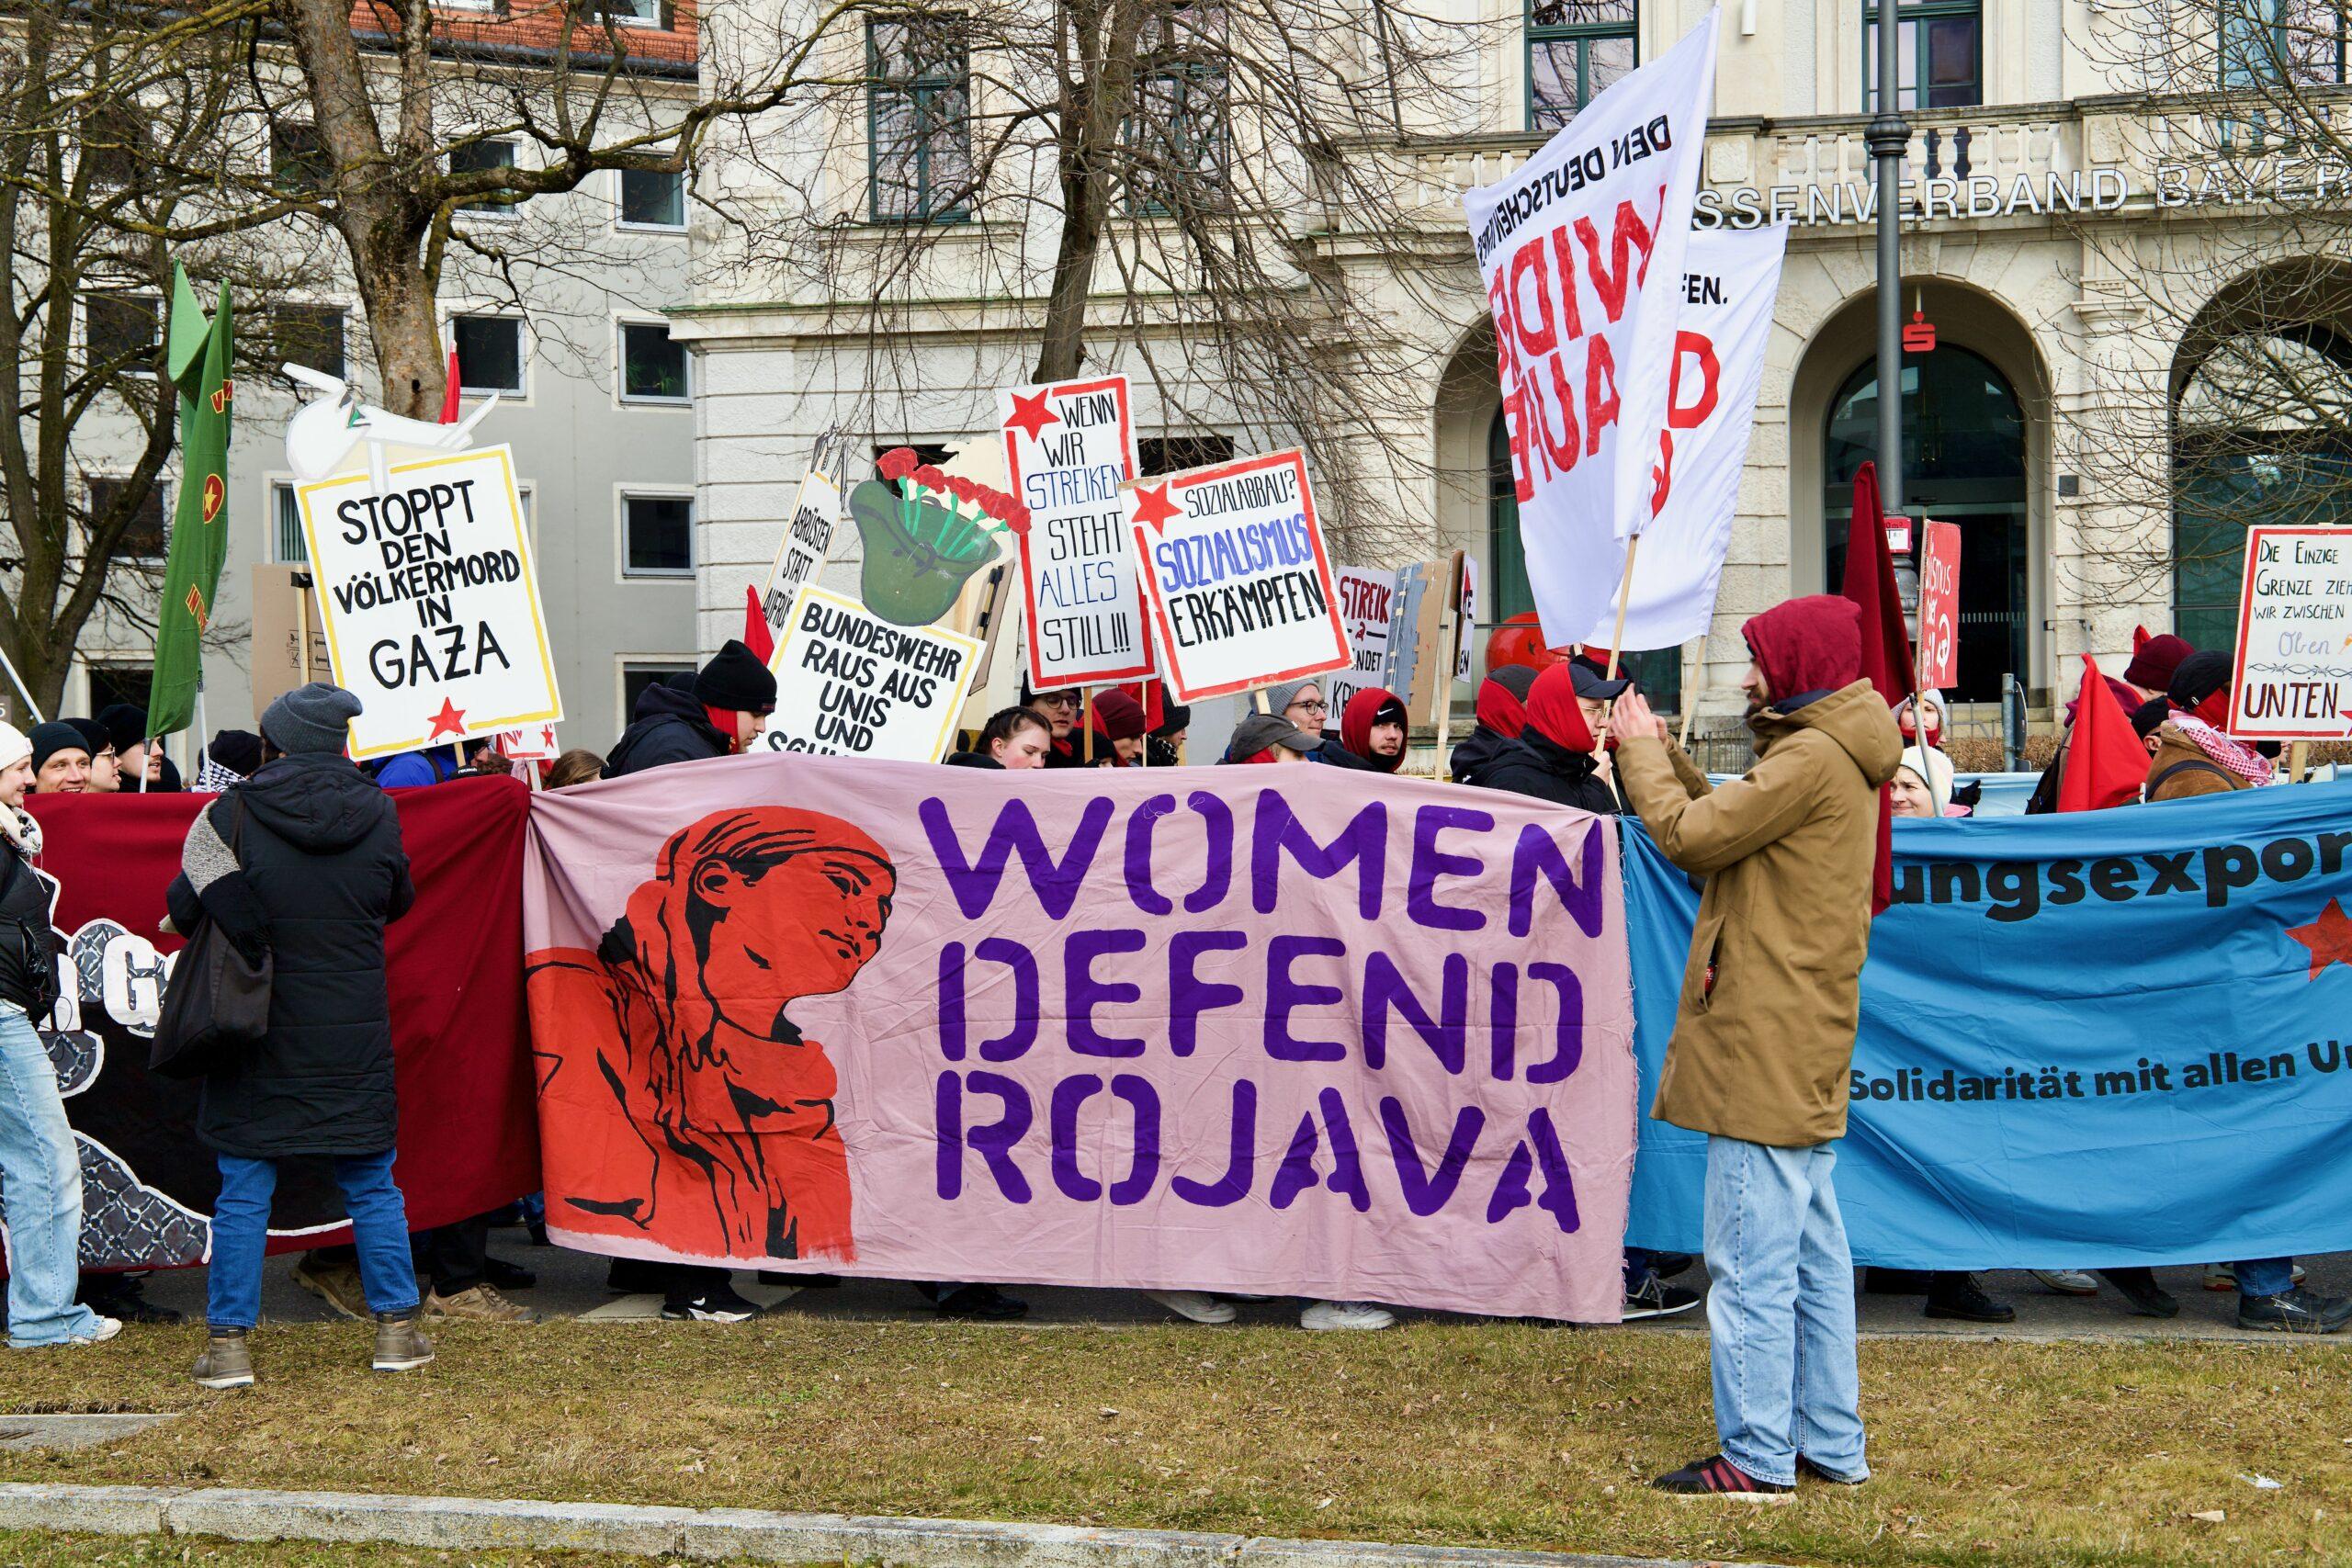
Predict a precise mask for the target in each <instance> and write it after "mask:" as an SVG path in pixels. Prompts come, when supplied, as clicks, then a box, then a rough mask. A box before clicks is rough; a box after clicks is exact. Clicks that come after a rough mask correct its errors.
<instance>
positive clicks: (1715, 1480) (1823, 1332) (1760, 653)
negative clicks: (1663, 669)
mask: <svg viewBox="0 0 2352 1568" xmlns="http://www.w3.org/2000/svg"><path fill="white" fill-rule="evenodd" d="M1741 630H1742V633H1743V635H1744V636H1745V637H1747V648H1748V652H1749V653H1750V654H1751V655H1752V656H1753V662H1751V663H1750V664H1749V666H1748V669H1747V677H1746V678H1745V680H1744V681H1743V682H1742V687H1743V689H1744V690H1745V691H1746V692H1747V724H1748V728H1750V729H1751V730H1753V731H1754V732H1755V735H1756V766H1755V767H1753V768H1752V769H1750V770H1749V771H1748V773H1747V776H1746V777H1745V778H1741V779H1738V780H1736V781H1734V782H1732V783H1729V784H1724V785H1722V786H1720V787H1717V788H1712V789H1711V788H1709V787H1708V786H1707V782H1706V780H1705V779H1704V778H1703V777H1702V776H1700V775H1699V774H1698V773H1697V771H1696V770H1694V769H1683V770H1678V769H1677V768H1676V766H1675V762H1674V759H1673V756H1672V752H1671V747H1672V740H1671V739H1670V738H1669V737H1668V734H1667V732H1666V726H1665V724H1664V722H1663V721H1661V720H1660V719H1659V718H1658V717H1657V716H1656V715H1655V714H1653V713H1652V712H1651V711H1650V708H1649V705H1648V704H1647V703H1645V702H1644V701H1643V700H1642V698H1641V696H1640V694H1638V693H1636V694H1628V695H1627V696H1626V697H1625V698H1623V699H1622V700H1621V702H1620V703H1619V713H1618V716H1617V718H1618V725H1619V728H1620V729H1621V730H1622V732H1623V735H1624V740H1623V743H1622V745H1621V746H1620V748H1619V750H1618V772H1619V773H1620V775H1621V776H1622V777H1623V781H1624V784H1625V788H1626V793H1627V794H1628V795H1630V796H1631V798H1632V800H1633V804H1634V809H1635V810H1636V811H1638V812H1639V813H1640V814H1641V818H1642V821H1643V823H1644V825H1645V826H1646V827H1647V828H1648V829H1649V831H1650V834H1651V836H1652V837H1653V838H1655V839H1656V840H1657V844H1658V848H1659V849H1660V850H1662V851H1663V852H1665V854H1666V856H1667V858H1668V860H1670V861H1672V862H1673V863H1675V864H1676V865H1678V866H1680V867H1681V868H1682V869H1683V870H1685V871H1688V872H1693V873H1697V874H1701V875H1703V876H1705V877H1706V878H1707V889H1706V892H1705V894H1704V896H1703V897H1702V898H1701V899H1700V902H1699V919H1698V924H1697V927H1696V929H1695V930H1694V931H1692V933H1691V958H1690V963H1689V965H1688V966H1687V968H1686V970H1685V972H1684V976H1683V981H1682V995H1681V998H1680V1001H1679V1005H1678V1007H1677V1010H1676V1014H1675V1023H1674V1037H1673V1040H1672V1042H1671V1043H1670V1044H1669V1045H1668V1050H1667V1061H1666V1067H1665V1070H1664V1071H1663V1073H1662V1074H1661V1075H1660V1077H1659V1080H1658V1093H1657V1104H1656V1106H1654V1107H1653V1108H1652V1110H1651V1112H1650V1114H1651V1115H1653V1116H1656V1117H1657V1118H1658V1119H1660V1120H1661V1121H1666V1122H1673V1123H1674V1124H1675V1125H1676V1126H1679V1127H1689V1128H1691V1129H1692V1130H1694V1131H1697V1132H1702V1133H1704V1134H1707V1179H1706V1197H1705V1205H1704V1215H1705V1218H1704V1230H1705V1236H1706V1248H1707V1269H1708V1272H1709V1273H1710V1274H1711V1275H1712V1276H1713V1290H1712V1291H1711V1292H1710V1293H1709V1295H1708V1298H1707V1326H1708V1329H1709V1331H1710V1334H1711V1336H1712V1350H1713V1357H1712V1361H1713V1377H1714V1393H1715V1429H1716V1432H1717V1434H1718V1435H1719V1437H1720V1438H1721V1440H1722V1445H1723V1446H1722V1451H1721V1452H1719V1453H1717V1454H1715V1455H1713V1456H1712V1457H1710V1458H1707V1459H1704V1460H1700V1461H1696V1462H1694V1463H1691V1464H1690V1465H1686V1466H1684V1467H1683V1468H1682V1469H1680V1470H1678V1471H1675V1472H1671V1473H1670V1474H1668V1475H1664V1476H1661V1477H1659V1478H1658V1481H1657V1485H1658V1486H1659V1487H1660V1488H1661V1489H1663V1490H1665V1491H1668V1492H1672V1493H1678V1494H1681V1495H1694V1496H1744V1497H1748V1498H1758V1497H1770V1496H1772V1495H1779V1494H1785V1493H1787V1492H1789V1491H1791V1490H1792V1489H1793V1488H1794V1486H1795V1484H1796V1479H1797V1473H1798V1472H1799V1471H1800V1470H1802V1471H1804V1472H1805V1473H1806V1474H1807V1475H1810V1476H1813V1477H1815V1478H1816V1479H1820V1480H1826V1481H1829V1482H1833V1483H1844V1484H1848V1485H1855V1484H1859V1483H1861V1482H1863V1481H1865V1480H1867V1479H1869V1476H1870V1468H1869V1465H1868V1464H1867V1463H1866V1462H1865V1461H1864V1458H1863V1452H1862V1449H1863V1438H1862V1419H1861V1412H1860V1391H1859V1387H1858V1384H1859V1372H1858V1371H1857V1368H1856V1365H1855V1356H1854V1294H1853V1259H1852V1258H1851V1255H1850V1254H1849V1252H1848V1250H1847V1246H1846V1227H1845V1224H1844V1222H1843V1221H1842V1220H1841V1219H1840V1218H1839V1217H1838V1197H1837V1193H1836V1191H1835V1190H1834V1189H1833V1188H1832V1187H1831V1185H1830V1168H1831V1167H1832V1166H1833V1165H1834V1164H1835V1163H1836V1159H1837V1153H1836V1147H1835V1145H1836V1143H1837V1140H1838V1139H1839V1138H1841V1137H1843V1136H1844V1135H1845V1133H1846V1084H1847V1072H1848V1070H1849V1066H1850V1064H1851V1062H1852V1060H1853V1055H1854V1026H1855V1021H1856V1018H1857V1015H1858V1013H1859V1011H1860V990H1861V969H1862V957H1863V954H1864V953H1865V951H1866V950H1867V949H1868V947H1869V944H1870V923H1871V916H1872V915H1873V914H1874V913H1875V912H1876V911H1877V910H1878V909H1879V908H1883V907H1884V904H1883V892H1882V890H1883V888H1884V887H1885V886H1886V883H1887V875H1886V873H1887V863H1886V862H1887V855H1888V837H1889V835H1888V826H1887V823H1888V818H1887V802H1886V795H1885V785H1886V784H1887V782H1888V781H1889V780H1890V779H1892V778H1893V777H1894V769H1895V764H1896V761H1897V760H1898V759H1899V758H1900V757H1901V755H1902V751H1903V739H1902V736H1901V734H1900V732H1899V731H1897V729H1896V728H1895V725H1894V716H1892V715H1891V714H1890V713H1889V712H1888V711H1887V706H1886V703H1885V701H1884V699H1883V698H1882V697H1880V696H1879V694H1878V693H1877V692H1876V691H1875V690H1874V689H1873V688H1872V687H1871V683H1870V682H1868V681H1865V680H1862V679H1860V675H1861V629H1860V612H1859V611H1858V610H1857V608H1856V607H1855V605H1854V604H1853V603H1852V602H1851V601H1849V600H1846V599H1837V598H1829V597H1826V596H1815V597H1812V598H1806V599H1796V600H1792V601H1790V602H1789V603H1788V604H1781V605H1779V606H1777V607H1775V608H1773V609H1771V610H1768V611H1766V612H1765V613H1764V614H1763V615H1758V616H1757V617H1756V618H1755V619H1754V620H1751V621H1749V622H1748V623H1747V626H1744V627H1742V628H1741Z"/></svg>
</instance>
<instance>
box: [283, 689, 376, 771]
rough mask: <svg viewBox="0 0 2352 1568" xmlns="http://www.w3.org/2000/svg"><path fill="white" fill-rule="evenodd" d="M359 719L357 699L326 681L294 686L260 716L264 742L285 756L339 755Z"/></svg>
mask: <svg viewBox="0 0 2352 1568" xmlns="http://www.w3.org/2000/svg"><path fill="white" fill-rule="evenodd" d="M358 716H359V699H358V698H357V697H355V696H353V695H352V694H350V693H349V692H346V691H345V690H344V689H343V688H342V687H341V686H338V685H335V684H334V683H333V682H327V681H313V682H311V683H310V684H309V685H307V686H297V687H295V688H294V689H293V690H292V691H290V692H288V693H287V694H285V695H284V696H282V697H280V698H278V699H277V701H276V702H274V703H272V704H270V705H269V706H268V707H267V708H266V710H264V712H263V714H262V716H261V732H262V736H263V738H264V739H266V740H267V741H268V742H269V743H270V744H271V745H273V746H275V747H277V749H278V750H281V751H284V752H286V753H287V754H288V755H289V756H290V755H292V754H293V753H295V752H298V751H334V752H338V753H339V752H341V751H342V750H343V749H344V746H345V742H346V741H348V740H349V739H350V734H349V732H350V729H351V721H352V720H353V719H355V718H357V717H358Z"/></svg>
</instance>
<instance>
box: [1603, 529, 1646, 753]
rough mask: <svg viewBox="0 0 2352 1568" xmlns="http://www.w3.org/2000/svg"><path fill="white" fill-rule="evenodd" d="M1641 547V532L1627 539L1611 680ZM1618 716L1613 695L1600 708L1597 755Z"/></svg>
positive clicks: (1619, 653) (1621, 654)
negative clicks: (1635, 558)
mask: <svg viewBox="0 0 2352 1568" xmlns="http://www.w3.org/2000/svg"><path fill="white" fill-rule="evenodd" d="M1641 548H1642V536H1640V535H1639V534H1636V535H1634V536H1633V537H1632V538H1630V539H1628V540H1626V541H1625V575H1624V576H1623V577H1621V578H1619V579H1618V580H1617V629H1616V630H1615V631H1613V632H1611V633H1610V634H1609V674H1608V676H1607V677H1606V678H1607V679H1609V680H1611V681H1614V680H1615V679H1617V661H1618V660H1621V659H1623V658H1624V657H1625V650H1624V648H1623V644H1624V641H1625V607H1626V606H1627V605H1628V604H1632V603H1633V599H1634V557H1635V556H1636V555H1638V554H1640V553H1641ZM1615 716H1617V699H1616V698H1614V697H1611V698H1610V699H1609V705H1608V706H1607V707H1604V708H1602V709H1601V710H1600V734H1599V735H1598V736H1596V737H1594V738H1593V742H1592V743H1593V746H1594V749H1595V750H1594V754H1595V755H1596V756H1598V755H1599V754H1600V750H1604V749H1606V748H1607V746H1608V745H1609V721H1610V720H1611V719H1612V718H1614V717H1615Z"/></svg>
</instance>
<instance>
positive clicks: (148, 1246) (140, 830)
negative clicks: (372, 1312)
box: [29, 778, 539, 1269]
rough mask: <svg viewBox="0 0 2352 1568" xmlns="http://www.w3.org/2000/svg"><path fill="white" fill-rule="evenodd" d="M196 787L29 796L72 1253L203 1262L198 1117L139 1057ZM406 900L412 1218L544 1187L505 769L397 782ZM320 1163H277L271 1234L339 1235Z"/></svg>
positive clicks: (398, 964)
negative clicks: (54, 969) (64, 1119)
mask: <svg viewBox="0 0 2352 1568" xmlns="http://www.w3.org/2000/svg"><path fill="white" fill-rule="evenodd" d="M213 798H214V797H213V796H211V795H153V796H145V797H142V796H140V795H55V796H35V797H33V799H32V800H31V801H30V802H29V805H30V806H31V808H32V811H33V814H34V815H35V816H36V817H38V818H40V823H41V833H42V838H43V840H44V843H43V849H42V854H41V858H40V869H41V870H42V871H43V872H45V873H47V874H49V875H50V876H51V877H52V878H55V879H56V880H57V882H58V884H59V893H58V897H57V905H56V912H55V913H54V914H53V915H52V916H51V922H52V924H54V925H55V927H56V929H57V932H58V937H59V940H60V941H61V942H62V943H63V944H64V949H65V955H64V976H63V980H64V986H63V989H64V993H65V1000H64V1001H63V1002H62V1003H61V1004H60V1006H59V1010H58V1011H57V1013H56V1014H55V1015H54V1016H53V1017H52V1018H51V1020H50V1021H48V1023H47V1024H46V1025H45V1026H44V1028H43V1030H42V1038H43V1041H44V1043H47V1044H48V1046H49V1049H50V1056H51V1060H52V1061H53V1062H54V1063H55V1064H56V1066H57V1069H58V1077H59V1080H60V1083H61V1086H62V1088H63V1089H64V1091H65V1095H66V1100H65V1110H66V1114H67V1115H68V1117H69V1118H70V1119H71V1120H72V1122H73V1123H74V1133H75V1134H76V1136H77V1137H78V1138H79V1139H80V1141H81V1145H82V1148H81V1154H82V1177H83V1214H84V1219H83V1238H82V1258H83V1261H84V1263H85V1265H87V1266H90V1267H93V1268H117V1269H122V1268H147V1269H152V1268H166V1267H172V1266H175V1265H185V1264H190V1263H196V1262H200V1261H202V1259H203V1258H204V1256H205V1253H206V1250H207V1248H208V1246H209V1239H210V1236H209V1232H210V1226H209V1221H208V1219H207V1216H208V1215H209V1213H210V1212H211V1207H212V1201H213V1198H214V1196H215V1195H216V1194H217V1192H218V1191H219V1188H220V1180H219V1176H218V1172H217V1170H216V1168H215V1167H214V1164H213V1158H212V1153H211V1151H210V1150H209V1149H208V1148H206V1147H205V1146H204V1145H202V1144H201V1143H199V1142H198V1140H197V1138H196V1134H195V1131H194V1123H195V1116H196V1101H197V1086H196V1085H195V1084H193V1083H189V1082H187V1081H184V1080H178V1079H173V1078H165V1077H152V1076H150V1075H149V1073H148V1072H147V1056H148V1052H149V1049H150V1046H151V1041H152V1037H153V1027H154V1021H155V1014H156V1009H157V1007H158V1006H159V1004H160V1002H161V1000H162V996H163V987H164V977H165V976H166V975H167V974H168V973H169V962H168V954H169V953H172V952H174V951H175V950H176V949H177V948H178V946H179V939H178V938H176V937H158V936H157V935H156V934H155V931H156V926H157V924H158V922H160V921H161V920H162V919H163V918H164V889H165V888H167V887H169V886H171V881H172V878H173V877H174V876H175V875H176V874H178V872H179V865H180V847H181V844H182V843H183V842H184V841H185V840H186V839H187V829H188V824H189V822H190V820H191V819H193V818H194V817H195V815H196V812H197V810H198V807H200V806H203V805H206V804H209V802H210V801H211V800H212V799H213ZM392 800H393V802H394V804H395V806H396V807H398V809H399V812H400V818H401V840H402V842H403V844H404V846H405V848H406V849H407V852H408V857H409V867H410V874H411V876H412V878H413V880H414V882H415V884H416V906H415V908H413V909H411V910H410V911H409V912H408V914H407V915H406V916H404V917H403V918H401V919H399V920H397V921H395V922H393V924H392V925H391V926H390V927H389V928H388V930H387V933H386V941H385V951H386V957H387V959H388V960H389V963H390V982H391V1002H392V1053H393V1058H394V1062H395V1066H396V1071H397V1076H398V1081H399V1091H400V1102H401V1121H400V1159H399V1163H398V1165H397V1166H396V1167H395V1171H394V1174H395V1175H396V1176H397V1178H398V1179H399V1181H400V1184H401V1191H402V1193H403V1194H404V1195H405V1196H406V1198H407V1200H408V1218H409V1224H410V1225H411V1226H412V1227H413V1228H414V1229H418V1230H424V1229H427V1228H429V1227H431V1226H434V1225H441V1224H450V1223H451V1222H453V1221H457V1220H462V1219H465V1218H467V1217H469V1216H470V1215H473V1214H479V1213H483V1212H484V1211H486V1210H489V1209H494V1208H496V1207H498V1206H499V1205H500V1204H502V1203H505V1202H508V1201H512V1200H514V1199H515V1198H517V1197H519V1196H521V1195H522V1194H524V1193H526V1192H530V1191H534V1190H537V1187H538V1185H539V1159H538V1134H537V1119H536V1116H535V1114H534V1111H533V1106H532V1090H533V1085H532V1079H531V1068H530V1045H529V1033H528V1026H527V1024H526V1020H525V1015H524V1008H523V975H522V966H521V963H520V959H521V956H522V951H523V903H522V862H523V837H524V828H525V823H526V819H527V817H528V814H529V808H530V792H529V791H528V790H526V789H525V788H524V786H523V785H522V784H519V783H517V782H515V781H514V780H511V779H489V778H484V779H465V780H460V781H457V782H453V783H450V784H438V785H435V786H434V787H433V788H430V789H408V790H396V791H394V792H393V793H392ZM342 1215H343V1210H342V1202H341V1198H340V1196H339V1195H338V1194H337V1192H336V1190H335V1187H334V1180H333V1178H332V1177H331V1176H330V1175H329V1173H328V1172H327V1170H326V1168H325V1165H324V1162H323V1161H317V1160H293V1161H288V1162H287V1163H286V1165H285V1166H284V1167H283V1168H281V1170H280V1175H279V1183H278V1189H277V1207H276V1209H275V1211H274V1213H273V1215H272V1220H271V1224H272V1227H273V1240H272V1246H273V1248H274V1249H282V1248H287V1247H315V1246H318V1245H321V1244H322V1243H323V1242H328V1241H333V1240H335V1239H337V1238H338V1236H339V1235H340V1234H341V1230H342V1226H341V1224H340V1222H341V1220H342Z"/></svg>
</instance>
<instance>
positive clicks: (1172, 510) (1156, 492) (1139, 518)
mask: <svg viewBox="0 0 2352 1568" xmlns="http://www.w3.org/2000/svg"><path fill="white" fill-rule="evenodd" d="M1183 515H1184V509H1183V508H1182V507H1181V506H1174V505H1170V503H1169V500H1168V487H1167V486H1166V485H1164V484H1158V485H1137V486H1136V522H1137V523H1138V524H1140V525H1143V526H1144V527H1147V528H1157V527H1159V525H1161V524H1162V523H1165V522H1167V521H1168V520H1169V519H1170V518H1171V517H1182V516H1183Z"/></svg>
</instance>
